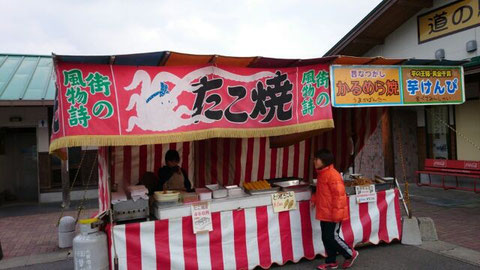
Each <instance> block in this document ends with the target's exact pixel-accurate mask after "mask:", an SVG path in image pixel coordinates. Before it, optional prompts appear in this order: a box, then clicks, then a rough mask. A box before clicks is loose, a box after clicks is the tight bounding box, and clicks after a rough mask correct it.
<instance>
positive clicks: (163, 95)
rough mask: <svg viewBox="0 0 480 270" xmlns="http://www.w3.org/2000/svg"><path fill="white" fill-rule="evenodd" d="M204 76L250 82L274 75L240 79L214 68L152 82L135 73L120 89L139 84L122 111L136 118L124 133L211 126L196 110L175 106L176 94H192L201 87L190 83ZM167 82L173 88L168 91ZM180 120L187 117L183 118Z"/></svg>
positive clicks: (144, 74) (140, 72)
mask: <svg viewBox="0 0 480 270" xmlns="http://www.w3.org/2000/svg"><path fill="white" fill-rule="evenodd" d="M208 75H216V76H219V77H221V78H224V79H227V80H232V81H238V82H251V81H256V80H259V79H262V78H265V77H273V76H275V73H273V72H268V71H262V72H258V73H256V74H253V75H248V76H243V75H237V74H234V73H231V72H228V71H225V70H223V69H221V68H218V67H212V66H209V67H203V68H199V69H196V70H194V71H192V72H190V73H188V74H187V75H185V76H184V77H183V78H179V77H177V76H176V75H174V74H172V73H170V72H164V71H162V72H159V73H158V74H157V75H156V76H155V77H154V78H153V81H152V80H151V78H150V75H149V74H148V73H147V72H146V71H145V70H137V71H136V72H135V74H134V76H133V79H132V82H131V83H130V85H128V86H127V87H125V88H124V89H125V90H126V91H131V90H134V89H136V88H137V87H138V86H139V85H140V84H142V87H141V92H140V94H132V95H131V96H130V100H129V104H128V106H127V108H126V110H127V111H131V110H133V109H134V108H135V110H136V112H137V115H136V116H131V117H130V118H129V119H128V127H127V129H126V131H127V132H131V131H132V130H133V128H134V127H135V126H137V127H138V128H140V129H142V130H144V131H145V130H149V131H170V130H174V129H177V128H179V127H183V126H187V125H191V124H193V123H197V122H204V123H212V122H214V121H215V120H214V119H210V118H207V117H206V116H205V115H203V114H198V113H196V110H190V109H189V108H188V107H187V106H185V105H181V106H178V96H179V95H180V94H182V93H183V92H184V91H188V92H190V93H192V92H194V91H196V90H198V89H199V88H200V87H201V85H200V84H191V82H192V81H193V80H195V79H198V78H201V77H204V76H208ZM167 82H168V83H171V84H173V85H174V86H173V88H172V89H171V90H170V91H169V89H168V85H167ZM159 86H160V89H159ZM177 106H178V108H177ZM175 108H176V109H175ZM183 116H187V118H184V117H183Z"/></svg>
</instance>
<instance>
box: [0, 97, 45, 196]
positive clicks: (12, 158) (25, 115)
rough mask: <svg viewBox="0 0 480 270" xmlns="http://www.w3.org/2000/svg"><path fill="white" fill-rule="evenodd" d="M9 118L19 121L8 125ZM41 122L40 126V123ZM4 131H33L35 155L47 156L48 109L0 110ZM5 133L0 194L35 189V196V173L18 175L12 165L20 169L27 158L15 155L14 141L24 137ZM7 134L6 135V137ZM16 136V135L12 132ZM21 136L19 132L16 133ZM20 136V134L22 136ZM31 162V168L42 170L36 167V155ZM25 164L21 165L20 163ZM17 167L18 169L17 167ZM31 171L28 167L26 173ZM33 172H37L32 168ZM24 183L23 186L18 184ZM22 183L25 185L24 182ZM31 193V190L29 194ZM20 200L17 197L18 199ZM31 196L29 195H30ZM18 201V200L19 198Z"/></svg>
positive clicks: (0, 157)
mask: <svg viewBox="0 0 480 270" xmlns="http://www.w3.org/2000/svg"><path fill="white" fill-rule="evenodd" d="M12 117H17V118H18V117H19V118H21V121H18V122H12V121H10V120H11V118H12ZM41 121H44V125H43V126H42V125H41V124H42V122H41ZM5 128H6V129H7V130H14V129H21V130H23V129H24V128H25V129H27V128H28V129H30V130H33V136H34V138H35V137H36V138H35V139H34V140H36V147H35V149H36V152H38V154H41V153H48V145H49V136H48V110H47V107H18V106H17V107H0V129H5ZM4 133H5V134H7V136H5V137H4V138H3V140H5V141H4V143H5V144H6V145H5V152H4V153H0V173H1V175H2V176H1V177H0V192H2V191H4V190H9V191H10V192H13V193H16V192H18V193H19V195H22V194H21V193H22V192H21V190H22V188H23V189H26V188H29V189H31V188H34V189H37V193H38V184H39V183H38V182H39V177H38V173H36V175H30V174H28V175H27V174H25V172H19V171H18V170H19V169H17V170H15V169H14V168H17V167H16V166H20V165H21V163H22V162H23V159H25V158H26V157H30V156H29V155H25V156H23V157H22V156H18V153H17V152H18V151H17V150H18V149H17V148H18V147H20V146H18V145H15V144H19V143H20V142H17V141H16V140H21V142H24V141H25V140H27V138H23V137H22V138H21V136H14V137H12V135H11V134H12V133H11V132H4ZM8 134H10V135H8ZM13 134H16V133H13ZM20 134H23V133H20ZM22 136H23V135H22ZM20 150H21V152H22V153H23V152H25V151H26V150H24V149H20ZM32 155H33V156H32V157H31V159H32V161H31V162H33V163H35V164H30V165H31V166H34V167H37V168H42V166H38V164H37V162H38V156H37V153H32ZM24 165H25V164H24ZM19 168H20V167H19ZM32 170H34V169H33V168H30V169H29V171H32ZM34 171H37V172H38V170H37V169H35V170H34ZM15 179H17V180H15ZM18 179H20V180H18ZM22 181H24V183H21V182H22ZM25 181H26V182H25ZM29 193H31V191H29ZM18 197H21V196H18ZM30 197H31V196H30ZM20 199H21V198H20Z"/></svg>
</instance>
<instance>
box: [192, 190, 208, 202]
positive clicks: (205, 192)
mask: <svg viewBox="0 0 480 270" xmlns="http://www.w3.org/2000/svg"><path fill="white" fill-rule="evenodd" d="M195 192H196V193H197V194H198V198H199V199H200V201H206V200H211V199H212V192H211V191H210V190H209V189H207V188H196V189H195Z"/></svg>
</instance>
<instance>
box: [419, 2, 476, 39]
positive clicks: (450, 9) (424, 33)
mask: <svg viewBox="0 0 480 270" xmlns="http://www.w3.org/2000/svg"><path fill="white" fill-rule="evenodd" d="M479 2H480V1H478V0H461V1H455V2H452V3H449V4H447V5H445V6H442V7H439V8H437V9H434V10H431V11H429V12H427V13H425V14H422V15H419V16H418V17H417V27H418V43H419V44H420V43H424V42H427V41H430V40H433V39H437V38H440V37H443V36H447V35H450V34H453V33H457V32H460V31H464V30H467V29H470V28H473V27H476V26H478V25H480V3H479ZM473 34H474V33H472V35H473Z"/></svg>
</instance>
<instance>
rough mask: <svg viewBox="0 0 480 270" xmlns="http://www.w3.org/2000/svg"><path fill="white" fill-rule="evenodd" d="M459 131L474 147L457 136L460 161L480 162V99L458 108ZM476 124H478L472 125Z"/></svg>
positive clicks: (456, 112) (456, 115) (457, 122)
mask: <svg viewBox="0 0 480 270" xmlns="http://www.w3.org/2000/svg"><path fill="white" fill-rule="evenodd" d="M455 118H456V127H457V131H458V132H459V133H461V134H463V135H464V136H465V137H467V138H468V139H469V140H471V141H472V142H473V143H474V144H475V145H476V147H475V146H473V145H472V144H471V143H469V142H468V141H467V140H465V139H464V137H463V136H461V135H459V134H457V149H458V151H457V155H458V159H459V160H480V150H479V149H477V147H480V99H476V100H470V101H467V102H465V104H462V105H461V106H456V110H455ZM472 123H476V124H472Z"/></svg>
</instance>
